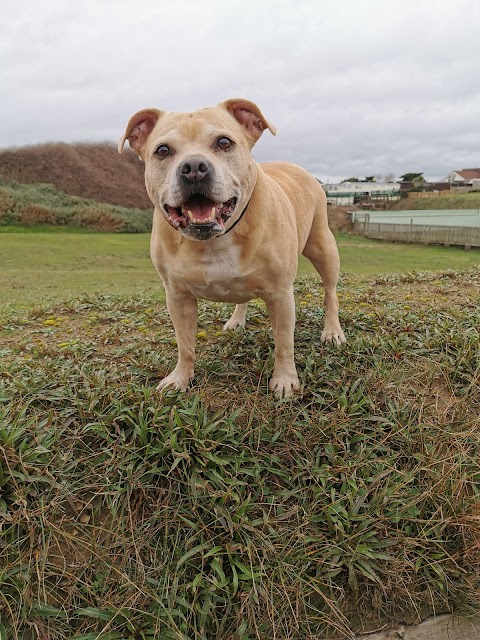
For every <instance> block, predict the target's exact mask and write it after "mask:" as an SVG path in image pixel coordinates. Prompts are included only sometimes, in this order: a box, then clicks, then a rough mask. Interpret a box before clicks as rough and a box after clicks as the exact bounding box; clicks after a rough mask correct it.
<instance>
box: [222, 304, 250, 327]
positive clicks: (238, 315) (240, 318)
mask: <svg viewBox="0 0 480 640" xmlns="http://www.w3.org/2000/svg"><path fill="white" fill-rule="evenodd" d="M246 317H247V303H245V304H237V305H236V306H235V310H234V312H233V314H232V317H231V318H230V320H228V321H227V322H226V323H225V324H224V325H223V330H224V331H228V330H229V329H236V328H237V327H244V326H245V319H246Z"/></svg>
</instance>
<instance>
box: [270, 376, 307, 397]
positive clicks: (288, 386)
mask: <svg viewBox="0 0 480 640" xmlns="http://www.w3.org/2000/svg"><path fill="white" fill-rule="evenodd" d="M268 386H269V388H270V391H273V393H274V394H275V396H276V398H277V399H278V400H281V399H282V398H289V397H290V396H293V394H294V393H295V391H298V390H299V389H300V380H299V379H298V376H297V373H296V372H294V373H275V372H273V376H272V378H271V380H270V382H269V385H268Z"/></svg>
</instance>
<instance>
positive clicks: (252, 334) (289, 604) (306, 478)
mask: <svg viewBox="0 0 480 640" xmlns="http://www.w3.org/2000/svg"><path fill="white" fill-rule="evenodd" d="M479 292H480V270H479V269H474V270H470V271H467V272H464V273H455V272H443V273H437V274H426V273H418V274H413V275H412V274H408V275H388V276H375V277H371V278H368V279H363V280H358V279H357V278H355V277H353V276H343V277H342V280H341V282H340V287H339V294H340V304H341V320H342V323H343V326H344V328H345V332H346V335H347V337H348V343H347V344H346V345H344V347H342V348H341V349H335V348H329V347H325V346H322V345H321V343H320V332H321V324H322V312H321V310H320V308H321V296H320V294H319V287H318V283H317V279H316V278H315V279H313V278H310V277H308V276H307V277H304V278H302V279H301V280H300V281H299V283H298V287H297V316H298V320H297V331H296V345H297V349H296V360H297V364H298V368H299V374H300V377H301V380H302V383H303V386H304V393H303V395H302V396H298V397H296V398H295V399H293V401H289V402H281V403H279V402H276V401H275V400H274V399H273V398H272V397H271V396H270V394H269V393H268V377H269V375H270V373H271V369H272V336H271V331H270V328H269V326H268V322H267V319H266V315H265V309H264V307H263V305H262V304H253V305H252V308H251V310H250V313H249V316H248V324H247V328H246V329H245V330H237V331H235V332H233V333H230V334H228V335H226V334H223V333H222V332H221V331H220V329H221V326H222V323H223V321H224V320H225V319H226V318H227V317H228V314H229V313H230V311H231V309H229V308H227V305H214V304H208V303H202V304H201V307H200V319H199V336H198V367H197V378H196V380H195V383H194V386H193V388H192V389H191V391H189V392H187V393H186V394H184V395H179V394H176V393H170V394H167V395H166V396H164V398H163V400H161V399H160V398H159V397H158V396H157V394H156V393H155V392H154V387H155V384H156V383H157V381H158V379H159V378H160V377H162V376H163V375H164V374H165V373H166V372H167V371H169V370H170V369H171V368H172V366H173V365H174V361H175V347H174V335H173V331H172V328H171V324H170V321H169V320H168V317H167V312H166V310H165V308H164V305H163V304H160V305H159V304H158V297H157V296H156V295H149V294H144V295H138V294H137V295H133V296H118V295H105V296H98V295H96V296H91V297H88V296H87V297H82V298H79V299H77V300H75V301H71V302H69V303H68V304H63V303H62V304H52V305H51V306H50V307H48V308H44V309H42V310H40V309H37V310H34V311H33V312H30V313H27V314H21V313H16V314H14V315H13V316H11V318H10V320H9V322H8V323H7V324H6V325H4V326H3V327H2V330H1V335H0V338H1V343H2V348H1V352H0V355H1V359H2V374H1V378H0V464H1V467H0V469H1V473H0V532H1V544H0V585H1V586H0V620H1V622H0V635H1V637H2V638H8V639H10V638H23V639H24V640H29V639H32V640H33V639H34V638H35V639H36V638H49V640H57V639H60V638H76V639H77V640H80V639H82V640H94V639H97V638H105V639H107V640H111V639H125V640H127V639H129V640H137V639H139V638H142V639H145V640H148V639H151V640H154V639H155V640H158V639H165V640H168V639H176V640H180V639H181V640H194V639H195V640H212V639H218V640H220V639H222V640H223V639H225V638H232V639H234V638H237V639H238V640H253V638H288V639H289V640H305V639H308V638H311V639H313V638H315V639H318V638H320V637H323V634H326V635H328V636H329V637H338V638H340V637H342V638H345V637H351V634H352V633H353V632H354V631H360V630H369V629H378V628H380V627H384V626H388V624H389V623H391V622H392V621H394V620H397V621H402V622H415V621H417V620H418V619H420V618H422V617H425V616H427V615H429V614H430V613H432V612H433V611H435V612H437V613H438V612H441V611H450V610H456V611H467V612H468V611H469V610H471V609H473V608H475V607H476V606H478V602H479V596H480V580H479V576H480V563H479V551H478V550H479V543H480V521H479V518H478V513H479V512H478V496H479V494H480V470H479V465H478V455H479V444H480V441H479V426H480V424H479V413H480V369H479V362H480V351H479V349H480V339H479V338H480V336H479V333H478V328H479V327H480V293H479Z"/></svg>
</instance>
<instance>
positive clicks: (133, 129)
mask: <svg viewBox="0 0 480 640" xmlns="http://www.w3.org/2000/svg"><path fill="white" fill-rule="evenodd" d="M163 113H164V112H163V111H160V110H159V109H142V111H137V113H136V114H135V115H133V116H132V117H131V118H130V120H129V121H128V124H127V128H126V129H125V133H124V134H123V136H122V138H121V139H120V142H119V143H118V153H122V151H123V145H124V144H125V140H128V143H129V145H130V147H131V148H132V149H133V151H135V153H136V154H137V155H138V156H140V158H142V160H143V154H142V152H143V149H144V147H145V143H146V142H147V139H148V136H149V135H150V134H151V133H152V130H153V129H154V127H155V125H156V124H157V122H158V120H159V118H160V117H161V116H162V115H163Z"/></svg>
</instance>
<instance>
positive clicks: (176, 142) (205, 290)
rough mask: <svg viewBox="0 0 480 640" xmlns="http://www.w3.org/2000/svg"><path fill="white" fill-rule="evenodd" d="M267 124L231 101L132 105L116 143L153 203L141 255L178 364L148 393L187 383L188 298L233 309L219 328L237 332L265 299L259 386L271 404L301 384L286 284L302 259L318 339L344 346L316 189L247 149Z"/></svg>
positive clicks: (252, 109)
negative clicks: (161, 290) (267, 348)
mask: <svg viewBox="0 0 480 640" xmlns="http://www.w3.org/2000/svg"><path fill="white" fill-rule="evenodd" d="M266 129H269V130H270V132H271V133H272V134H273V135H276V131H275V128H274V127H273V125H271V124H270V123H269V122H268V121H267V120H266V119H265V117H264V116H263V114H262V112H261V111H260V109H259V108H258V107H257V105H256V104H254V103H253V102H250V101H249V100H244V99H241V98H238V99H232V100H227V101H225V102H222V103H220V104H219V105H217V106H215V107H209V108H205V109H201V110H199V111H195V112H192V113H176V112H165V111H160V110H159V109H143V110H142V111H139V112H137V113H135V115H133V116H132V117H131V118H130V120H129V122H128V125H127V128H126V130H125V133H124V135H123V136H122V138H121V139H120V142H119V145H118V150H119V153H122V150H123V148H124V144H125V141H126V140H128V142H129V145H130V147H131V148H132V149H133V151H135V153H136V154H137V155H138V156H139V157H140V158H141V160H143V161H144V163H145V184H146V188H147V192H148V195H149V197H150V199H151V201H152V203H153V204H154V206H155V211H154V216H153V228H152V235H151V242H150V255H151V258H152V261H153V263H154V265H155V268H156V269H157V271H158V273H159V275H160V277H161V279H162V281H163V284H164V287H165V293H166V301H167V307H168V311H169V314H170V317H171V319H172V322H173V325H174V327H175V334H176V340H177V345H178V361H177V364H176V366H175V369H174V370H173V371H172V373H170V374H169V375H167V376H166V378H164V379H163V380H162V381H161V382H160V384H159V385H158V387H157V389H158V390H159V391H161V390H163V389H167V388H173V389H176V390H183V391H184V390H186V388H187V387H188V386H189V384H190V381H191V380H192V379H193V377H194V362H195V338H196V333H197V299H198V298H205V299H207V300H213V301H217V302H231V303H235V305H236V306H235V310H234V312H233V315H232V317H231V318H230V319H229V320H228V322H227V323H226V324H225V326H224V330H229V329H234V328H235V327H240V326H244V325H245V318H246V311H247V303H248V301H249V300H252V299H255V298H261V299H262V300H264V301H265V303H266V306H267V310H268V314H269V317H270V321H271V325H272V329H273V336H274V342H275V364H274V370H273V374H272V377H271V379H270V382H269V387H270V389H271V390H272V391H273V392H274V393H275V395H276V396H277V397H278V398H280V399H281V398H283V397H288V396H291V395H292V394H293V393H294V392H295V391H297V390H299V388H300V383H299V379H298V375H297V371H296V368H295V362H294V329H295V302H294V294H293V283H294V280H295V276H296V272H297V267H298V256H299V254H301V253H302V254H303V255H304V256H306V257H307V258H308V259H309V260H310V261H311V262H312V264H313V266H314V267H315V269H316V270H317V271H318V273H319V274H320V276H321V278H322V281H323V286H324V309H325V322H324V329H323V332H322V334H321V340H322V341H323V342H326V341H330V342H333V343H335V344H338V345H339V344H341V343H343V342H345V336H344V334H343V331H342V329H341V326H340V322H339V318H338V299H337V293H336V286H337V280H338V276H339V268H340V261H339V256H338V250H337V245H336V242H335V238H334V237H333V234H332V233H331V231H330V229H329V227H328V221H327V205H326V197H325V193H324V191H323V188H322V187H321V185H320V183H319V182H318V181H317V180H316V179H315V178H314V177H313V176H311V175H310V174H309V173H307V172H306V171H305V170H303V169H301V168H300V167H298V166H296V165H294V164H290V163H286V162H269V163H265V164H261V165H260V164H257V163H256V162H255V160H254V158H253V157H252V154H251V150H252V148H253V146H254V144H255V143H256V142H257V140H258V139H259V138H260V136H261V135H262V133H263V132H264V131H265V130H266Z"/></svg>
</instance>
